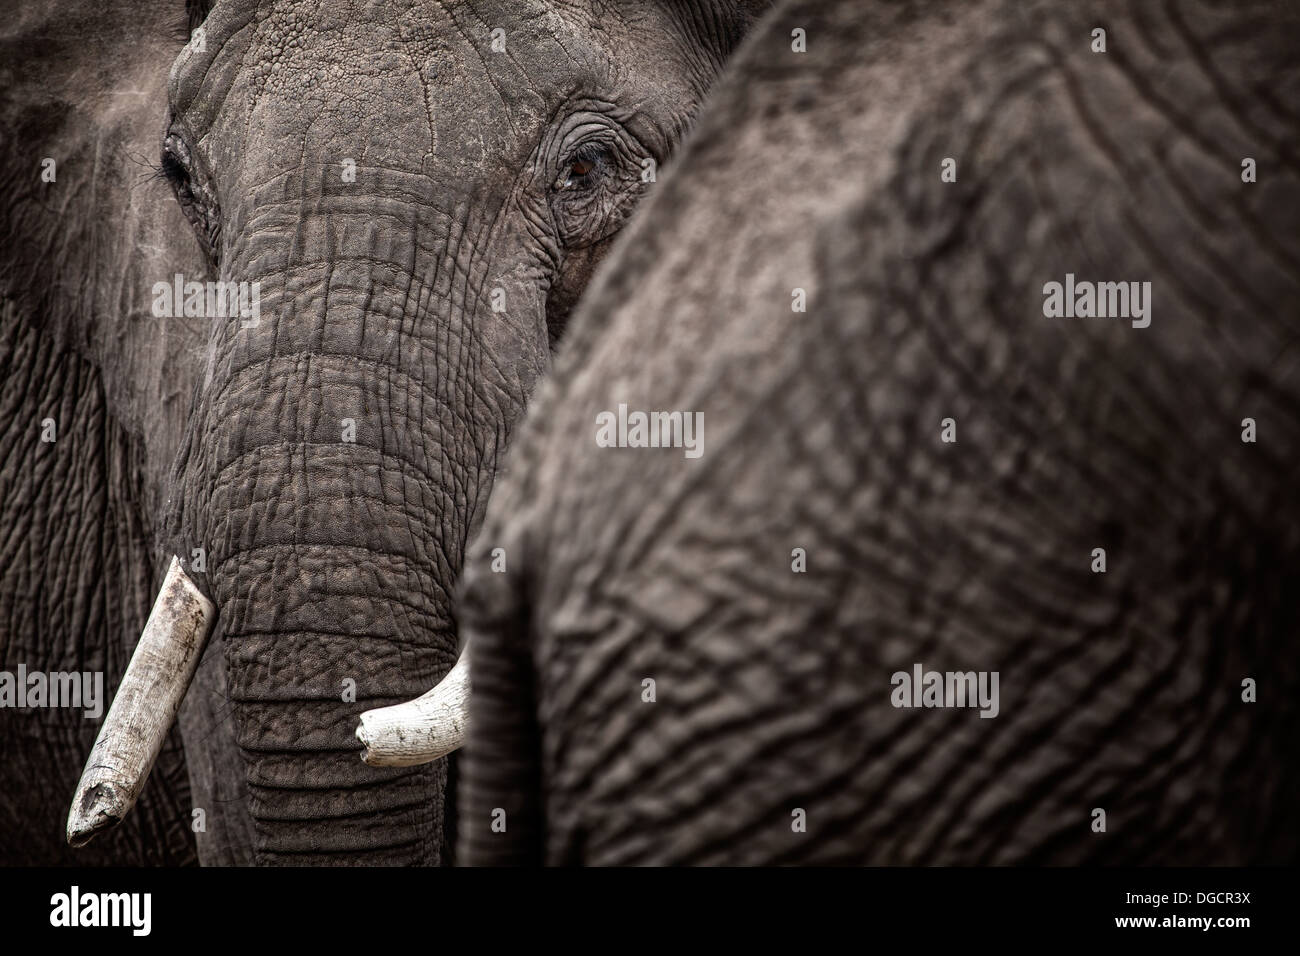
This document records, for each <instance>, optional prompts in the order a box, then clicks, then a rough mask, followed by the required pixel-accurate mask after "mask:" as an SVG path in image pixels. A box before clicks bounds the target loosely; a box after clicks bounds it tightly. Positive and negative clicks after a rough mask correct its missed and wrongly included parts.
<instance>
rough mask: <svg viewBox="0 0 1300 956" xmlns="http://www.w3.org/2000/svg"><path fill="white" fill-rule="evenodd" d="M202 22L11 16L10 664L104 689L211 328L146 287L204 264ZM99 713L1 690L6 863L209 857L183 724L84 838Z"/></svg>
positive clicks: (1, 651)
mask: <svg viewBox="0 0 1300 956" xmlns="http://www.w3.org/2000/svg"><path fill="white" fill-rule="evenodd" d="M186 27H187V24H186V16H185V10H184V8H183V5H177V6H175V7H171V8H169V7H167V6H165V5H159V4H140V3H138V2H135V0H94V2H86V0H60V2H54V0H43V2H40V3H35V4H24V5H23V6H22V12H21V15H18V14H17V13H15V15H12V16H9V15H6V16H5V17H4V18H2V19H0V237H2V238H0V246H2V250H0V670H4V671H9V672H14V671H16V670H17V668H18V666H19V665H20V664H22V665H25V666H26V667H27V668H28V670H29V671H41V672H49V671H100V672H102V673H103V674H104V683H105V687H104V691H105V696H109V695H111V693H112V691H114V690H115V689H116V687H117V684H118V681H119V680H120V679H121V675H122V672H123V670H124V668H125V666H126V662H127V661H128V660H129V658H130V654H131V651H132V649H133V648H134V646H135V641H136V639H137V638H138V637H139V635H140V631H141V629H142V628H143V626H144V622H145V619H146V617H147V616H148V613H149V608H150V607H151V605H152V604H153V600H154V596H155V594H156V593H157V588H158V585H159V583H160V582H161V578H162V575H161V569H163V568H165V565H159V564H157V563H156V562H155V558H154V536H153V529H154V519H155V516H156V515H157V514H158V513H159V511H160V509H161V503H162V499H163V494H162V492H161V486H162V485H163V483H164V480H165V477H166V473H167V469H168V467H169V466H170V463H171V461H172V459H173V458H174V456H175V454H176V451H177V449H178V447H179V444H180V438H181V435H182V432H183V429H184V426H185V419H186V416H187V414H188V413H189V400H190V396H191V395H192V394H193V391H194V385H195V383H196V381H197V378H198V369H199V366H198V362H197V360H196V358H195V354H194V353H195V352H196V351H197V350H198V349H199V348H201V346H202V343H203V341H204V338H205V337H206V335H207V331H208V329H207V326H206V324H205V322H204V320H202V319H186V318H178V319H160V318H156V317H154V316H153V315H152V313H151V311H150V305H151V298H150V296H149V294H148V291H149V287H150V285H151V284H152V283H153V282H156V281H159V280H160V279H163V278H165V277H166V276H168V275H171V274H172V273H173V272H182V273H184V274H186V275H187V276H192V277H195V278H202V277H203V275H204V271H205V268H206V266H205V264H204V260H203V254H202V252H201V250H200V249H199V246H198V244H197V243H196V242H195V240H194V238H193V234H192V231H191V229H190V226H189V224H188V223H187V222H186V220H185V216H184V215H183V214H182V212H181V210H180V209H179V207H178V206H177V205H176V202H175V200H174V199H173V198H172V195H171V189H170V187H169V186H168V185H167V183H166V182H164V181H163V180H162V179H160V178H159V177H158V176H157V175H156V174H155V167H156V166H157V156H158V140H159V135H160V131H161V126H162V119H163V114H164V112H165V106H164V104H165V103H166V81H167V66H168V64H169V63H170V62H171V61H172V60H173V59H174V58H175V57H176V54H177V53H178V52H179V51H180V49H181V47H182V46H183V45H184V42H185V40H184V37H185V36H187V35H188V30H187V28H186ZM46 157H48V158H51V159H53V160H55V162H56V167H55V169H56V179H55V181H54V182H52V183H45V182H42V181H41V172H42V160H43V159H45V158H46ZM46 418H52V419H54V421H55V425H56V441H55V442H54V443H52V444H51V443H43V442H42V441H41V440H40V439H41V432H42V427H41V422H42V421H43V420H44V419H46ZM105 707H106V703H105ZM101 720H102V715H101ZM99 725H100V720H91V719H86V718H84V717H83V716H82V711H80V710H68V709H60V708H33V709H29V710H15V709H4V710H0V863H4V864H10V865H12V864H46V865H48V864H69V863H80V864H88V865H95V864H106V863H116V864H123V865H150V864H183V863H193V862H194V861H195V860H196V854H195V843H194V835H193V833H192V832H191V828H190V826H191V793H190V786H189V778H188V775H187V773H186V768H185V761H184V757H183V754H182V748H181V741H180V734H179V732H176V731H173V733H172V734H171V735H170V736H169V738H168V740H167V743H166V745H165V746H164V749H163V751H162V753H161V755H160V756H159V759H158V762H157V764H156V765H155V768H154V772H153V774H152V776H151V777H150V779H149V782H148V784H147V785H146V788H145V790H144V793H143V794H142V795H141V797H140V801H139V803H138V804H137V806H136V808H135V810H134V812H133V813H132V814H131V815H130V816H129V817H128V818H127V819H126V820H125V821H124V822H123V823H122V824H121V826H120V827H119V828H118V829H117V830H115V831H111V832H110V833H107V834H105V835H104V836H102V837H100V838H99V839H97V840H96V841H95V842H94V843H92V844H90V845H89V846H87V847H85V848H83V849H81V850H75V851H74V850H72V849H71V848H70V847H69V846H68V845H67V843H66V841H65V839H64V836H63V832H64V825H65V822H66V819H67V813H68V803H69V801H70V800H71V798H72V793H73V790H74V788H75V786H76V783H77V780H78V778H79V777H80V775H81V771H82V767H83V765H84V763H85V760H86V755H87V754H88V753H89V752H90V748H91V745H92V744H93V743H94V740H95V735H96V734H97V733H98V730H99Z"/></svg>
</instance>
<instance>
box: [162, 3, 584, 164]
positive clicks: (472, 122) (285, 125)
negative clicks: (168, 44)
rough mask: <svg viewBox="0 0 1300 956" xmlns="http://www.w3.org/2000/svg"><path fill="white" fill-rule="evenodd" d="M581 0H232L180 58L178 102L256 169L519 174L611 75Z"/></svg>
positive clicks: (198, 126)
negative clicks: (580, 93)
mask: <svg viewBox="0 0 1300 956" xmlns="http://www.w3.org/2000/svg"><path fill="white" fill-rule="evenodd" d="M234 6H235V7H236V8H238V7H239V6H241V5H240V4H235V5H234ZM583 6H584V5H582V4H577V5H566V6H565V7H564V12H563V13H561V12H560V11H558V10H556V9H553V8H552V7H551V6H550V5H548V4H542V3H536V2H522V3H521V2H519V0H512V2H511V3H504V2H495V3H488V2H448V3H432V2H420V3H413V4H409V5H406V6H405V7H398V8H394V7H393V5H389V4H380V3H372V4H369V5H354V4H345V3H341V2H327V3H322V4H319V5H318V6H315V7H311V8H308V7H307V5H305V4H302V3H300V2H290V0H281V2H276V3H273V4H269V5H266V4H263V5H261V6H258V7H257V8H256V10H255V11H254V10H251V9H250V10H249V11H247V12H245V15H244V16H242V17H241V16H239V15H238V13H239V11H238V10H237V9H236V10H234V11H231V10H229V9H228V8H225V5H223V7H221V8H218V10H219V12H220V14H221V15H220V16H218V13H216V12H214V14H213V16H212V17H210V18H209V21H208V24H207V25H206V26H205V29H206V30H207V31H208V33H207V36H206V38H205V45H206V46H207V47H208V50H207V51H204V53H202V54H195V55H192V57H191V59H192V61H193V62H192V63H178V73H184V72H185V71H186V70H189V71H190V72H194V73H196V74H197V79H195V78H194V77H185V76H183V75H182V76H180V77H179V78H178V84H177V86H178V88H179V89H181V90H182V91H185V92H187V93H188V94H189V95H188V96H183V97H182V100H183V102H181V103H180V104H179V105H180V107H181V108H182V109H184V107H185V106H186V105H187V103H188V102H192V103H195V104H197V106H198V107H199V108H198V109H197V110H196V112H197V113H198V114H199V115H197V116H195V117H193V119H192V126H193V127H195V129H194V132H196V133H198V134H199V135H200V136H203V135H205V134H207V133H210V132H215V133H216V134H217V135H215V136H212V137H211V141H214V142H219V143H221V144H223V147H222V148H223V149H225V150H227V151H228V153H231V152H235V151H237V152H238V153H240V154H242V155H243V156H245V157H248V156H253V157H256V158H255V160H254V161H255V162H256V163H257V165H258V166H259V175H261V176H265V175H266V174H267V173H268V172H270V171H271V170H268V168H267V163H268V162H269V163H270V164H271V166H274V165H276V164H277V159H276V157H280V159H279V161H278V163H279V164H281V165H283V166H284V167H285V168H286V169H288V168H292V167H295V166H298V165H300V164H301V163H302V162H303V160H304V158H307V159H308V160H311V159H313V158H315V157H317V156H322V157H325V158H327V159H328V157H331V156H336V158H335V159H334V160H333V161H340V159H341V158H343V157H351V158H353V159H354V161H355V162H357V164H358V165H361V164H363V163H367V164H370V165H374V166H378V167H384V168H389V169H399V170H404V171H411V172H421V171H423V172H426V173H429V172H434V171H435V170H433V169H431V168H430V167H431V165H433V166H436V167H437V169H436V172H437V173H438V174H439V176H440V177H456V176H467V175H471V174H472V175H474V176H475V177H478V176H481V175H482V174H483V172H485V171H490V170H492V169H493V168H496V167H500V168H515V169H517V168H518V167H519V165H520V164H521V163H523V162H524V161H526V160H527V157H528V155H529V154H530V152H531V151H532V149H533V148H534V147H535V145H536V143H537V140H538V138H539V136H540V134H541V131H542V130H543V129H544V128H545V126H546V125H547V123H548V122H549V121H550V120H551V118H552V117H553V116H554V115H555V113H556V111H557V108H558V107H559V105H560V103H561V102H562V101H563V99H565V98H566V97H567V96H569V95H571V94H572V93H573V92H574V91H575V90H580V89H583V88H586V87H590V86H592V85H594V84H595V83H596V82H597V81H598V79H599V78H600V76H601V75H603V74H604V73H605V72H606V71H607V70H608V56H607V54H606V53H605V52H603V51H601V50H599V49H597V47H596V45H595V41H596V38H597V36H598V34H597V33H596V31H594V30H593V29H592V27H591V25H590V24H589V23H588V22H587V18H586V16H585V13H584V11H583V9H582V8H583ZM204 112H206V113H207V116H206V117H205V116H204V115H202V114H203V113H204ZM205 119H207V120H208V122H207V123H205V122H204V120H205ZM236 158H237V157H236V156H235V155H229V154H228V155H226V156H218V157H214V160H215V164H216V165H218V166H220V165H221V164H222V163H223V161H224V162H229V161H231V160H234V159H236Z"/></svg>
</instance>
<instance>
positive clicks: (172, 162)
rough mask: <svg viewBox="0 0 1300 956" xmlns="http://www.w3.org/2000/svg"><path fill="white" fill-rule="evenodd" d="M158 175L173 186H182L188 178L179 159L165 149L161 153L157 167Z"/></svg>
mask: <svg viewBox="0 0 1300 956" xmlns="http://www.w3.org/2000/svg"><path fill="white" fill-rule="evenodd" d="M158 175H159V176H160V177H162V178H163V179H165V180H167V181H168V182H169V183H171V184H172V185H173V186H183V185H185V183H187V182H188V181H189V178H190V175H189V173H188V172H186V170H185V166H184V165H183V164H182V163H181V161H180V160H179V159H177V158H176V157H175V156H174V155H173V154H172V153H171V152H169V151H166V150H165V151H164V152H163V154H162V164H161V165H160V166H159V167H158Z"/></svg>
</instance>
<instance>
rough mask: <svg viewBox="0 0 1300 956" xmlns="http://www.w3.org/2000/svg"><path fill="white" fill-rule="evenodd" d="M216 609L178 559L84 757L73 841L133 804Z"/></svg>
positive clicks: (71, 825)
mask: <svg viewBox="0 0 1300 956" xmlns="http://www.w3.org/2000/svg"><path fill="white" fill-rule="evenodd" d="M215 618H216V609H215V608H214V607H213V606H212V602H211V601H209V600H208V599H207V598H206V597H204V596H203V594H202V593H201V592H200V591H199V589H198V588H197V587H195V586H194V582H193V581H191V580H190V579H189V577H188V575H186V573H185V572H184V570H182V568H181V563H180V561H179V560H178V559H177V558H175V557H173V558H172V563H171V566H170V567H169V568H168V569H167V577H166V578H165V579H164V580H163V586H162V590H161V591H159V592H158V598H157V600H155V601H154V605H153V610H152V611H150V612H149V620H148V621H147V622H145V625H144V633H143V634H141V635H140V643H139V644H137V645H136V648H135V653H134V654H132V655H131V663H130V664H128V665H127V668H126V673H125V674H124V675H123V676H122V684H121V686H120V687H118V690H117V696H116V697H115V698H113V704H112V706H111V707H109V709H108V715H107V716H106V717H105V718H104V724H103V726H102V727H100V729H99V736H98V737H97V738H96V739H95V746H94V748H93V749H92V750H91V751H90V756H89V757H88V758H87V759H86V768H85V769H84V770H83V771H82V772H81V781H80V782H79V783H78V784H77V791H76V793H75V794H74V796H73V798H72V808H71V810H70V811H69V812H68V843H70V844H71V845H72V846H74V847H76V846H84V845H85V844H86V843H87V842H89V841H90V838H91V837H93V836H94V835H95V834H97V833H99V832H100V831H102V830H106V829H108V828H109V827H112V826H115V825H116V824H117V823H119V822H121V820H122V818H123V817H125V816H126V814H127V813H128V812H130V810H131V807H133V806H135V801H136V798H137V797H138V796H139V795H140V791H141V790H142V789H143V788H144V782H145V780H146V779H147V778H148V776H149V771H150V770H151V769H153V764H154V761H155V760H156V759H157V758H158V751H159V750H161V749H162V745H163V740H164V739H165V738H166V736H167V731H168V730H169V729H171V725H172V722H173V721H174V720H175V719H176V711H177V710H178V709H179V708H180V705H181V698H183V697H184V696H185V691H186V690H187V689H188V688H189V686H190V681H191V680H193V679H194V671H195V668H196V667H197V666H198V661H199V655H200V654H201V653H202V651H203V645H204V643H205V642H206V641H207V639H208V633H209V632H210V631H211V630H212V623H213V621H214V620H215Z"/></svg>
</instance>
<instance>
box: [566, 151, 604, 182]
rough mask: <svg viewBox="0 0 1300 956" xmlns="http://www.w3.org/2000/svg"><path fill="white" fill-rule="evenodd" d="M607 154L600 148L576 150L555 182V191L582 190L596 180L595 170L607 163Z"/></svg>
mask: <svg viewBox="0 0 1300 956" xmlns="http://www.w3.org/2000/svg"><path fill="white" fill-rule="evenodd" d="M608 158H609V156H608V152H607V151H606V150H605V149H604V148H603V147H600V146H589V147H584V148H583V149H580V150H578V152H576V153H574V155H573V157H572V158H571V159H570V160H569V162H568V164H567V165H566V166H565V168H564V172H563V173H562V174H561V175H560V178H559V179H558V180H556V183H555V188H556V189H582V188H585V187H588V186H590V185H591V183H592V181H593V180H594V179H595V178H596V177H595V175H594V174H595V173H596V171H597V169H598V168H599V167H600V166H601V165H602V164H604V163H605V162H607V161H608Z"/></svg>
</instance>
